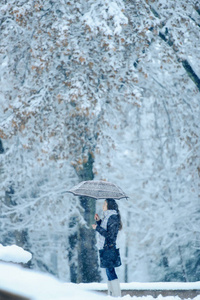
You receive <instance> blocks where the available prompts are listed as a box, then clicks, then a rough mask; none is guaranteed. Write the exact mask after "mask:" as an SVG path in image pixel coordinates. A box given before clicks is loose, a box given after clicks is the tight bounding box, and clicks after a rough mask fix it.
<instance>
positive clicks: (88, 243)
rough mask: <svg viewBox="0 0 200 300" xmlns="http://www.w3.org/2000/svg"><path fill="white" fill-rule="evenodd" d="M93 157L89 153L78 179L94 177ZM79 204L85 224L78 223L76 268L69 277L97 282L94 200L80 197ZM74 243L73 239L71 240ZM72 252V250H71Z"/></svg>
mask: <svg viewBox="0 0 200 300" xmlns="http://www.w3.org/2000/svg"><path fill="white" fill-rule="evenodd" d="M93 162H94V160H93V157H92V155H91V154H90V153H89V155H88V161H87V162H86V163H85V164H83V168H82V169H81V170H79V171H78V172H77V173H78V176H79V179H80V181H85V180H92V179H93V178H94V175H93V171H92V167H93ZM80 204H81V206H82V207H83V209H84V219H85V221H86V224H87V225H81V224H80V225H79V227H78V233H77V236H76V239H77V251H78V259H77V270H75V269H74V268H75V265H73V266H72V269H71V279H72V277H73V281H75V282H78V283H79V282H94V281H95V282H99V281H100V280H101V276H100V272H99V268H98V256H97V251H96V248H95V245H96V235H95V231H94V230H93V229H92V227H91V225H92V224H94V223H95V221H94V214H95V211H96V200H95V199H91V198H89V197H80ZM72 242H73V243H74V239H73V241H72ZM71 252H72V251H71ZM71 254H72V253H71Z"/></svg>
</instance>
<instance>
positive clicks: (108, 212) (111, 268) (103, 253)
mask: <svg viewBox="0 0 200 300" xmlns="http://www.w3.org/2000/svg"><path fill="white" fill-rule="evenodd" d="M103 211H104V217H103V219H102V220H101V219H100V218H99V216H98V214H95V216H94V219H95V220H96V224H93V225H92V227H93V229H95V230H96V231H97V232H98V233H99V254H100V267H101V268H105V269H106V274H107V277H108V295H112V296H114V297H121V290H120V284H119V280H118V277H117V274H116V272H115V267H119V266H120V265H121V259H120V255H119V249H116V239H117V234H118V231H119V230H121V228H122V223H121V217H120V213H119V210H118V205H117V203H116V201H115V200H114V199H106V200H105V202H104V205H103Z"/></svg>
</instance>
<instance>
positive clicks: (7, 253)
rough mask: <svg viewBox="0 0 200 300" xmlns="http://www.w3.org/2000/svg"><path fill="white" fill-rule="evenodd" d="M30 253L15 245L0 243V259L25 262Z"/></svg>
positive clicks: (29, 257) (30, 255)
mask: <svg viewBox="0 0 200 300" xmlns="http://www.w3.org/2000/svg"><path fill="white" fill-rule="evenodd" d="M31 258H32V254H31V253H30V252H28V251H25V250H24V249H22V248H21V247H18V246H16V245H12V246H3V245H1V244H0V260H3V261H7V262H14V263H24V264H25V263H27V262H28V261H29V260H31Z"/></svg>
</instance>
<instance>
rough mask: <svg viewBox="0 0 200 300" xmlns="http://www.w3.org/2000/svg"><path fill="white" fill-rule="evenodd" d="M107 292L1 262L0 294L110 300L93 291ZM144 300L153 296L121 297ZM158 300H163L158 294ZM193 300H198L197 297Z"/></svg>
mask: <svg viewBox="0 0 200 300" xmlns="http://www.w3.org/2000/svg"><path fill="white" fill-rule="evenodd" d="M121 288H122V289H124V290H129V289H136V290H137V289H139V290H146V289H149V290H151V289H156V290H163V289H178V290H179V289H199V288H200V282H191V283H179V282H171V283H161V282H158V283H136V282H132V283H122V284H121ZM106 289H107V285H106V283H90V284H83V283H81V284H74V283H64V282H61V281H59V280H58V279H56V278H54V277H53V276H52V275H49V274H44V273H39V272H36V271H33V270H29V269H24V268H22V267H21V266H17V265H12V264H9V263H0V291H1V290H2V291H8V292H11V293H14V294H17V295H21V296H24V297H28V298H30V299H34V300H51V299H52V300H64V299H73V300H83V299H87V300H93V299H94V298H95V299H97V300H102V299H105V297H106V299H113V298H112V297H110V296H107V295H106V293H102V294H101V293H100V292H96V291H97V290H99V291H101V290H102V291H103V290H106ZM130 298H135V299H140V298H142V299H144V300H153V299H154V298H153V297H152V296H146V297H135V296H134V297H131V296H130V295H126V296H123V299H130ZM157 299H160V300H161V299H163V297H162V296H161V295H159V296H158V298H157ZM164 299H165V300H175V299H177V300H179V299H180V298H179V297H177V296H176V297H172V296H170V297H165V298H164ZM194 299H196V300H199V299H200V296H197V297H195V298H194Z"/></svg>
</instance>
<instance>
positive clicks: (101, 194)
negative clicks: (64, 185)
mask: <svg viewBox="0 0 200 300" xmlns="http://www.w3.org/2000/svg"><path fill="white" fill-rule="evenodd" d="M68 192H69V193H72V194H74V195H76V196H87V197H90V198H95V199H106V198H113V199H122V198H128V196H127V195H126V194H125V193H124V192H123V191H122V189H121V188H119V187H118V186H117V185H116V184H114V183H110V182H108V181H101V180H100V181H95V180H88V181H82V182H80V183H79V184H77V185H76V186H74V187H73V188H71V189H70V190H69V191H68Z"/></svg>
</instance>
